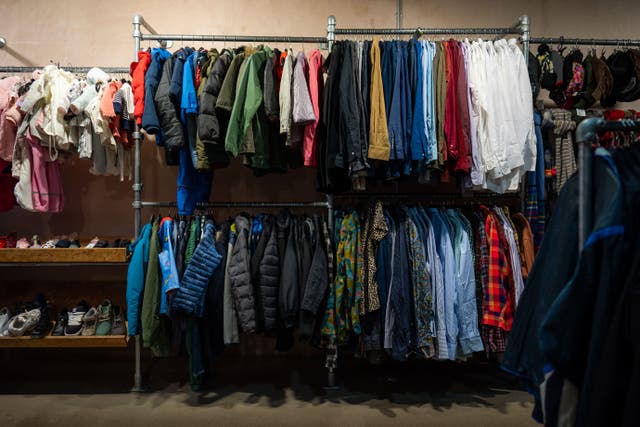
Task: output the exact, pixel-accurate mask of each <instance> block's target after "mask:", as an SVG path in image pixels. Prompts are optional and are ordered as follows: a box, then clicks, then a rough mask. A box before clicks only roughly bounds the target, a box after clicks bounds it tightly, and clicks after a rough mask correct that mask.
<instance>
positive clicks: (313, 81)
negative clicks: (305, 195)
mask: <svg viewBox="0 0 640 427" xmlns="http://www.w3.org/2000/svg"><path fill="white" fill-rule="evenodd" d="M323 90H324V76H323V75H322V53H320V51H319V50H317V49H314V50H312V51H311V54H310V55H309V93H310V95H311V104H312V106H313V114H314V117H315V120H314V121H313V122H312V123H309V124H308V125H307V126H306V127H305V128H304V147H303V149H304V165H305V166H310V167H316V165H317V160H316V150H317V147H318V132H317V129H318V124H319V123H320V106H321V105H322V92H323Z"/></svg>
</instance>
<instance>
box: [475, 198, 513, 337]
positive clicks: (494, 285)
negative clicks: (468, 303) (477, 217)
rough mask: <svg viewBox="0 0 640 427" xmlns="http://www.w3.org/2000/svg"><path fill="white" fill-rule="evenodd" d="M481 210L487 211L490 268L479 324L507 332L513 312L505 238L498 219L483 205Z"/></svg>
mask: <svg viewBox="0 0 640 427" xmlns="http://www.w3.org/2000/svg"><path fill="white" fill-rule="evenodd" d="M483 210H486V213H487V216H486V222H485V230H486V233H487V240H488V248H489V270H488V277H487V279H488V280H487V286H486V289H485V292H484V301H483V304H482V312H483V314H482V323H483V324H484V325H489V326H497V327H499V328H502V329H503V330H505V331H509V330H511V325H512V324H513V314H514V304H513V293H512V292H509V283H508V282H509V277H510V276H511V263H510V262H509V258H508V255H509V254H508V253H507V252H508V251H506V250H505V248H506V247H507V246H506V245H505V242H506V240H505V239H504V233H501V231H502V230H501V228H502V226H501V225H500V221H499V220H498V218H497V216H496V215H495V214H494V213H492V212H489V211H488V209H486V208H483ZM510 294H511V295H510Z"/></svg>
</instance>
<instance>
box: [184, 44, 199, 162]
mask: <svg viewBox="0 0 640 427" xmlns="http://www.w3.org/2000/svg"><path fill="white" fill-rule="evenodd" d="M195 56H196V54H195V52H194V53H192V54H190V55H189V56H188V57H187V59H186V60H185V61H184V69H183V73H182V96H181V98H180V99H181V101H180V119H181V120H182V124H183V125H184V129H185V130H186V137H187V141H186V142H187V146H188V148H189V155H190V158H191V164H192V166H193V168H194V169H195V168H196V167H197V165H198V159H197V155H196V139H197V136H198V130H197V126H198V125H197V123H196V117H197V114H198V98H197V95H196V85H195V74H196V72H195Z"/></svg>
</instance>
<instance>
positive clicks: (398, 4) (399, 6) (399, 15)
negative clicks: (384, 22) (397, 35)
mask: <svg viewBox="0 0 640 427" xmlns="http://www.w3.org/2000/svg"><path fill="white" fill-rule="evenodd" d="M400 28H402V0H398V1H397V2H396V30H399V29H400Z"/></svg>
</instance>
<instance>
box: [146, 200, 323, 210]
mask: <svg viewBox="0 0 640 427" xmlns="http://www.w3.org/2000/svg"><path fill="white" fill-rule="evenodd" d="M176 206H177V203H176V202H142V207H145V208H174V207H176ZM328 207H329V203H328V202H321V201H318V202H203V203H196V209H197V208H328Z"/></svg>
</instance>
